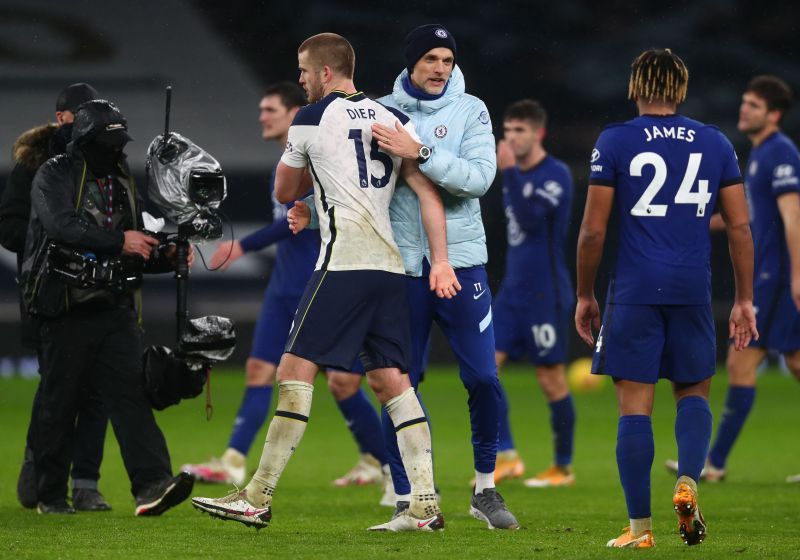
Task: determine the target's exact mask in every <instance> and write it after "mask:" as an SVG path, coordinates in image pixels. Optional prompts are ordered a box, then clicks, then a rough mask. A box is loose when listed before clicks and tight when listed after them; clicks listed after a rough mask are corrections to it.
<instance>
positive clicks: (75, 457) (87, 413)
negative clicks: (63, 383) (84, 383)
mask: <svg viewBox="0 0 800 560" xmlns="http://www.w3.org/2000/svg"><path fill="white" fill-rule="evenodd" d="M41 359H42V357H41V354H39V360H40V361H41ZM40 402H41V400H40V398H39V389H37V391H36V394H35V395H34V397H33V410H32V411H31V421H30V424H29V425H28V437H27V441H26V444H27V446H28V449H30V450H31V451H33V450H34V449H36V436H35V430H34V418H36V415H37V414H39V411H38V410H39V406H40ZM78 410H79V411H78V420H77V422H76V423H75V436H74V439H73V449H72V475H71V476H72V479H73V480H93V481H95V482H97V481H98V480H99V479H100V464H101V463H102V462H103V448H104V446H105V440H106V428H107V427H108V414H106V411H105V408H104V407H103V402H102V400H101V399H100V395H98V394H96V393H95V394H90V395H86V396H85V397H84V398H83V399H82V400H81V402H80V403H79V405H78Z"/></svg>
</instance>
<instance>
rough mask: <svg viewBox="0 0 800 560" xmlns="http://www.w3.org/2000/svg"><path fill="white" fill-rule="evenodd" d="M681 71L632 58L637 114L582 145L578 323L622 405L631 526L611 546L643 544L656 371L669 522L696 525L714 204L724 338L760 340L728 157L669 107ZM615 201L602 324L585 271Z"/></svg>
mask: <svg viewBox="0 0 800 560" xmlns="http://www.w3.org/2000/svg"><path fill="white" fill-rule="evenodd" d="M688 80H689V71H688V70H687V68H686V66H685V65H684V63H683V61H682V60H681V59H680V58H679V57H678V56H676V55H675V54H673V53H672V52H671V51H670V50H669V49H664V50H662V49H652V50H648V51H645V52H643V53H642V54H641V55H639V56H638V57H637V58H636V59H635V60H634V62H633V64H632V66H631V76H630V82H629V89H628V92H629V98H630V99H632V100H633V101H634V102H635V103H636V106H637V109H638V112H639V116H638V117H637V118H635V119H632V120H630V121H627V122H625V123H621V124H613V125H610V126H608V127H606V128H605V130H603V132H602V133H601V134H600V137H599V138H598V140H597V143H596V144H595V147H594V150H593V151H592V156H591V168H590V169H591V175H590V179H589V190H588V196H587V200H586V208H585V211H584V217H583V223H582V225H581V230H580V236H579V239H578V258H577V267H578V270H577V273H578V286H577V298H578V301H577V308H576V311H575V325H576V328H577V330H578V333H579V334H580V336H581V338H582V339H583V340H584V341H586V342H587V343H588V344H589V345H594V346H595V353H594V359H593V363H592V372H593V373H596V374H606V375H610V376H612V378H613V379H614V385H615V389H616V392H617V400H618V403H619V425H618V432H617V449H616V455H617V466H618V468H619V476H620V482H621V483H622V489H623V491H624V494H625V501H626V504H627V508H628V517H629V519H630V525H629V526H628V527H626V528H625V529H624V530H623V532H622V534H621V535H620V536H619V537H617V538H615V539H613V540H611V541H609V542H608V546H610V547H652V546H653V545H654V541H653V532H652V518H651V511H650V470H651V467H652V464H653V455H654V442H653V427H652V423H651V415H652V411H653V395H654V390H655V383H656V382H657V381H658V379H659V378H666V379H669V380H670V381H671V382H672V385H673V392H674V395H675V399H676V401H677V415H676V419H675V439H676V440H677V444H678V473H677V474H678V479H677V482H676V484H675V491H674V494H673V505H674V508H675V511H676V513H677V515H678V531H679V534H680V536H681V539H682V540H683V542H685V543H686V544H690V545H691V544H698V543H700V542H702V541H703V539H704V538H705V536H706V524H705V520H704V519H703V516H702V515H701V513H700V509H699V507H698V502H697V480H698V479H699V478H700V471H701V470H702V468H703V463H704V461H705V457H706V454H707V452H708V444H709V441H710V439H711V423H712V422H711V410H710V409H709V406H708V394H709V388H710V386H711V378H712V376H713V375H714V371H715V366H716V364H715V335H714V322H713V317H712V312H711V268H710V239H709V237H710V232H709V220H710V219H711V213H712V209H713V208H714V207H715V204H718V205H719V208H720V212H721V214H722V218H723V220H724V222H725V225H726V228H727V232H728V242H729V246H730V254H731V261H732V263H733V271H734V277H735V283H736V296H735V301H734V305H733V309H732V311H731V315H730V320H729V336H730V337H731V338H732V339H733V346H734V348H735V350H736V351H741V350H742V349H743V348H745V347H746V346H747V345H748V344H749V343H750V340H751V339H752V338H757V337H758V331H757V330H756V319H755V312H754V310H753V241H752V237H751V235H750V226H749V220H748V215H747V202H746V200H745V195H744V186H743V184H742V178H741V174H740V171H739V167H738V164H737V161H736V154H735V152H734V150H733V146H732V145H731V143H730V142H729V141H728V139H727V138H725V136H724V135H723V134H722V132H720V130H719V129H718V128H716V127H714V126H710V125H706V124H703V123H701V122H698V121H695V120H692V119H689V118H687V117H685V116H682V115H680V114H678V113H677V106H678V104H679V103H681V102H682V101H683V100H684V99H685V97H686V88H687V85H688ZM612 209H615V210H616V212H615V214H616V217H617V220H618V222H619V243H618V247H617V260H616V266H615V270H614V273H613V275H612V277H611V279H610V283H609V288H608V295H607V297H606V303H605V312H604V315H603V322H602V327H601V326H600V324H599V323H600V310H599V306H598V304H597V300H596V299H595V295H594V282H595V277H596V275H597V268H598V265H599V263H600V260H601V258H602V253H603V242H604V240H605V234H606V228H607V224H608V220H609V216H610V214H611V211H612ZM598 328H599V329H600V332H599V334H598V337H597V343H596V345H595V341H594V336H593V329H598Z"/></svg>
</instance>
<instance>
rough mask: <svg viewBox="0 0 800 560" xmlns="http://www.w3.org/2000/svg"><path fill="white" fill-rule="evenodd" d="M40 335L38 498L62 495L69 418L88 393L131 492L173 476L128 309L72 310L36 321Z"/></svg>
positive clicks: (71, 438) (69, 449)
mask: <svg viewBox="0 0 800 560" xmlns="http://www.w3.org/2000/svg"><path fill="white" fill-rule="evenodd" d="M41 337H42V340H41V363H40V369H41V374H42V380H41V382H40V384H39V391H38V400H39V404H38V409H36V408H35V416H34V418H33V437H34V441H35V447H34V461H35V463H36V477H37V495H38V498H39V501H42V502H53V501H56V500H59V499H63V498H66V496H67V481H68V479H69V466H70V461H71V459H72V456H73V448H74V443H75V426H76V419H77V417H78V412H79V410H80V405H81V403H82V402H83V401H84V400H85V399H86V397H87V396H91V395H97V396H98V397H99V399H100V400H101V401H102V404H103V407H104V409H105V412H106V413H107V414H108V417H109V419H110V420H111V426H112V428H113V429H114V435H115V436H116V438H117V442H118V443H119V447H120V451H121V452H122V460H123V462H124V464H125V469H126V470H127V472H128V477H129V478H130V481H131V492H132V493H133V495H134V496H137V495H139V494H140V493H141V492H142V491H143V490H145V489H146V488H148V487H149V486H151V485H153V484H156V483H158V482H161V481H162V480H164V479H166V478H169V477H170V476H172V469H171V466H170V459H169V452H168V451H167V444H166V441H165V440H164V435H163V434H162V433H161V430H160V429H159V427H158V425H157V424H156V421H155V417H154V416H153V411H152V409H151V408H150V404H149V403H148V401H147V397H146V396H145V393H144V387H143V385H142V343H141V332H140V330H139V327H138V325H137V324H136V314H135V311H134V309H133V308H131V307H128V306H124V307H114V308H111V309H102V310H88V309H76V310H72V311H69V312H67V313H66V314H64V315H63V316H62V317H60V318H58V319H52V320H45V321H42V327H41Z"/></svg>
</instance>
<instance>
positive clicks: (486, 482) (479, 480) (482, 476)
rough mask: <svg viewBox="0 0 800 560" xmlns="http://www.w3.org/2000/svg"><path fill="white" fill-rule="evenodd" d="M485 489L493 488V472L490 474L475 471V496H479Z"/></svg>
mask: <svg viewBox="0 0 800 560" xmlns="http://www.w3.org/2000/svg"><path fill="white" fill-rule="evenodd" d="M487 488H494V471H492V472H490V473H482V472H478V471H475V494H480V493H481V492H483V491H484V490H486V489H487Z"/></svg>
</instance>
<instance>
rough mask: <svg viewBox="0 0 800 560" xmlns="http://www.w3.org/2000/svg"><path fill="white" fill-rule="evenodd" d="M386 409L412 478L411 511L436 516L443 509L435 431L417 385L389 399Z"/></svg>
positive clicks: (419, 514) (405, 464) (415, 515)
mask: <svg viewBox="0 0 800 560" xmlns="http://www.w3.org/2000/svg"><path fill="white" fill-rule="evenodd" d="M386 411H387V412H388V413H389V417H390V418H391V419H392V423H393V424H394V427H395V431H396V433H397V445H398V447H399V448H400V456H401V458H402V459H403V466H404V467H405V470H406V474H407V475H408V479H409V481H410V482H411V505H410V507H409V513H411V515H413V516H414V517H418V518H420V519H425V518H429V517H432V516H433V515H436V514H437V513H439V506H438V504H437V502H436V490H435V489H434V485H433V460H432V452H431V432H430V428H429V427H428V421H427V419H426V418H425V413H424V412H423V410H422V407H421V406H420V404H419V400H417V396H416V395H415V394H414V389H412V388H408V389H406V390H405V391H404V392H403V393H401V394H400V395H398V396H396V397H394V398H392V399H389V401H388V402H387V403H386Z"/></svg>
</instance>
